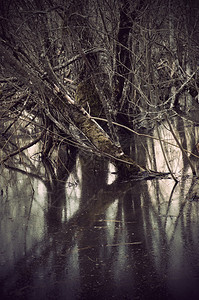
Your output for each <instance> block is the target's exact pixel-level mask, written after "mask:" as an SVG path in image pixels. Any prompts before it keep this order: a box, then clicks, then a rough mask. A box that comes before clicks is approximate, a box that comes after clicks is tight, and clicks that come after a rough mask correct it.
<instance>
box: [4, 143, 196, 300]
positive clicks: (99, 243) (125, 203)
mask: <svg viewBox="0 0 199 300" xmlns="http://www.w3.org/2000/svg"><path fill="white" fill-rule="evenodd" d="M145 145H146V144H145ZM67 153H68V156H67V155H66V154H67ZM69 154H70V156H69ZM71 155H72V158H73V160H71V159H69V157H70V158H71ZM140 155H141V153H140ZM75 158H76V152H75V151H73V149H70V151H69V149H68V148H67V146H64V145H63V147H62V148H60V153H59V160H58V163H57V169H55V167H54V165H53V164H52V162H50V161H45V171H46V178H45V185H46V187H47V190H48V204H49V206H48V210H47V212H46V220H47V227H48V230H47V232H46V235H45V236H44V239H43V241H42V242H40V243H39V244H37V245H35V247H34V248H33V249H31V252H30V253H28V254H27V255H26V256H25V257H24V258H23V259H21V260H20V261H18V263H17V264H16V273H15V275H14V279H13V282H14V284H12V283H10V284H8V283H6V280H7V279H8V278H9V276H10V274H9V275H8V277H7V278H6V279H5V280H4V281H3V285H4V286H6V288H7V290H10V291H12V292H13V294H12V295H14V296H16V297H17V295H19V294H20V295H22V296H24V297H27V298H28V297H29V295H30V294H32V295H34V296H35V297H37V296H38V295H41V297H43V298H44V297H45V296H46V295H48V296H49V297H50V296H51V298H56V297H58V298H59V299H62V298H64V294H66V293H67V294H68V295H69V299H70V296H71V299H72V298H73V297H72V296H74V295H75V293H79V294H80V295H81V296H80V299H84V297H85V295H88V293H90V292H91V291H92V295H93V297H95V298H96V299H100V297H101V295H102V293H103V295H106V296H107V297H111V296H112V295H117V296H118V297H120V299H122V297H124V296H126V297H127V299H131V298H132V297H137V298H140V299H146V297H149V296H150V295H153V296H154V295H156V296H157V297H158V295H160V296H161V299H164V296H165V298H166V297H167V298H168V297H169V296H168V293H169V291H168V287H167V283H168V281H169V277H170V276H171V275H172V272H173V269H172V268H173V266H172V264H174V263H175V255H176V251H177V252H178V255H177V256H178V258H179V260H181V259H182V256H184V257H186V264H188V263H190V266H191V270H190V272H191V273H192V272H193V273H194V274H195V275H196V276H198V267H197V260H198V256H197V254H196V253H197V246H198V240H197V235H196V230H198V225H197V223H195V222H196V218H197V216H198V201H197V199H198V198H197V190H198V184H197V183H196V182H195V180H194V178H193V181H192V182H190V180H189V179H187V180H184V181H181V182H180V183H178V184H177V185H175V186H174V187H173V186H171V184H170V185H169V183H170V182H171V181H170V180H169V179H165V181H161V180H159V181H158V180H154V181H134V182H133V181H129V182H128V181H126V182H121V181H119V180H116V181H114V182H113V183H112V184H107V177H108V170H107V169H108V168H107V165H108V162H107V161H104V160H102V161H100V159H99V160H97V161H95V162H93V160H92V159H90V158H89V157H86V156H83V157H82V158H81V159H80V161H81V165H82V176H81V187H82V189H81V196H80V198H79V201H80V203H79V209H78V210H77V211H76V212H75V213H74V214H73V215H72V216H71V218H70V219H69V220H68V222H63V220H62V211H63V209H64V208H65V207H66V201H69V202H70V201H71V199H70V198H69V197H68V194H67V195H66V191H67V189H66V181H67V179H68V176H69V174H70V173H71V170H72V169H73V167H74V166H75ZM69 162H70V164H69ZM169 195H170V198H169ZM194 195H195V198H194ZM178 197H180V199H178ZM176 249H177V250H176ZM188 254H190V256H188ZM41 286H42V291H40V287H41ZM75 290H76V292H75ZM16 293H18V294H16ZM74 297H75V296H74ZM77 299H78V297H77Z"/></svg>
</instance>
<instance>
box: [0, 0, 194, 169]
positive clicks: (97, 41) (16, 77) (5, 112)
mask: <svg viewBox="0 0 199 300" xmlns="http://www.w3.org/2000/svg"><path fill="white" fill-rule="evenodd" d="M0 12H1V15H0V54H1V55H0V60H1V66H0V85H1V86H0V133H1V135H0V148H1V162H4V163H6V162H7V161H8V159H10V158H11V157H13V158H15V156H16V155H17V154H18V153H20V152H22V151H23V150H24V149H27V148H29V147H31V146H32V145H34V144H35V143H38V142H39V141H41V147H40V148H41V151H40V155H41V157H42V158H43V159H46V158H51V157H52V156H53V155H54V154H55V153H57V151H59V157H60V160H59V161H60V162H62V161H63V160H65V161H67V163H68V169H69V170H70V162H71V160H72V159H73V158H74V157H75V156H76V154H77V151H78V149H81V151H86V152H90V153H96V154H98V155H104V156H109V157H111V158H116V159H120V158H123V159H124V160H126V158H125V157H124V154H123V151H124V152H125V153H127V154H128V155H129V154H130V155H131V154H132V153H133V149H135V148H136V143H134V142H133V141H132V140H131V144H129V140H128V138H127V133H128V132H129V134H130V132H131V133H132V132H134V133H138V134H140V133H141V134H143V133H144V134H149V133H150V132H151V131H152V130H153V129H154V128H156V127H158V126H159V124H161V123H162V121H164V120H166V121H167V125H168V127H169V128H170V131H171V132H172V133H173V134H174V132H173V131H172V126H173V125H172V117H173V116H176V114H178V115H179V116H181V117H183V118H186V119H188V120H190V121H191V122H192V124H194V126H197V125H198V124H199V117H198V115H199V114H198V113H199V103H198V101H199V96H198V95H199V94H198V93H199V75H198V70H199V69H198V68H199V66H198V62H199V3H198V1H197V0H190V1H188V0H184V1H181V0H177V1H171V0H170V1H164V0H157V1H146V0H136V1H130V0H121V1H115V0H113V1H112V0H110V1H107V0H96V1H94V0H89V1H84V0H83V1H79V0H72V1H70V0H68V1H64V0H56V1H52V0H39V1H37V0H17V1H15V0H12V1H8V0H2V1H1V2H0ZM107 134H108V135H107ZM19 136H23V138H25V137H27V141H26V142H24V140H23V143H21V142H20V141H19ZM30 138H31V139H30ZM176 139H177V138H176ZM196 142H197V141H196ZM179 147H181V146H180V144H179ZM61 153H62V154H61ZM127 161H128V160H127ZM132 164H133V162H132ZM136 166H137V165H136ZM138 169H139V168H138ZM136 170H137V169H136ZM193 171H194V170H193Z"/></svg>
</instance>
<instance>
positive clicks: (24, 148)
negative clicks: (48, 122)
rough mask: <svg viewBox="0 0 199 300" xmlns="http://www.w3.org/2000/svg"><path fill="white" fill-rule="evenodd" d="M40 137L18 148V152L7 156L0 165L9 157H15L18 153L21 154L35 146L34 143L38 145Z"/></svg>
mask: <svg viewBox="0 0 199 300" xmlns="http://www.w3.org/2000/svg"><path fill="white" fill-rule="evenodd" d="M41 137H42V135H40V136H39V137H38V138H37V139H35V140H34V141H32V142H30V143H29V144H27V145H25V146H23V147H21V148H19V149H18V150H16V151H14V152H12V153H11V154H9V155H7V156H6V157H5V158H4V159H2V160H1V161H0V164H2V163H4V162H5V161H7V160H8V159H9V158H10V157H12V156H15V155H17V154H19V153H20V152H23V151H24V150H26V149H28V148H30V147H32V146H33V145H35V144H36V143H38V142H39V141H40V139H41Z"/></svg>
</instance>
